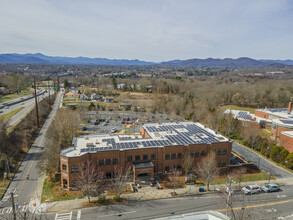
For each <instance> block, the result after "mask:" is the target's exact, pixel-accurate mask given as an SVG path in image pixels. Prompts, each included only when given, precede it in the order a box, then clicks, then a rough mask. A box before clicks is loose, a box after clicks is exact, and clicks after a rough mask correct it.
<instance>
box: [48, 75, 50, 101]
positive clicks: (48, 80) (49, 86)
mask: <svg viewBox="0 0 293 220" xmlns="http://www.w3.org/2000/svg"><path fill="white" fill-rule="evenodd" d="M48 92H49V103H50V86H49V79H48Z"/></svg>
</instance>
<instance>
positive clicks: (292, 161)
mask: <svg viewBox="0 0 293 220" xmlns="http://www.w3.org/2000/svg"><path fill="white" fill-rule="evenodd" d="M285 161H287V163H286V166H287V168H289V169H293V153H289V154H288V156H287V157H286V159H285Z"/></svg>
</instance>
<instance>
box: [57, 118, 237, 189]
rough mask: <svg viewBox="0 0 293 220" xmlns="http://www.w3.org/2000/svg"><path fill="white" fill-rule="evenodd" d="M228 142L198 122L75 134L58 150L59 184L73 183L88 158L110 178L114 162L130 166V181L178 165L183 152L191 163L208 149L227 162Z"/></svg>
mask: <svg viewBox="0 0 293 220" xmlns="http://www.w3.org/2000/svg"><path fill="white" fill-rule="evenodd" d="M231 148H232V142H231V141H230V140H229V139H228V138H226V137H224V136H223V135H221V134H218V133H217V132H215V131H213V130H211V129H209V128H207V127H205V126H204V125H202V124H200V123H193V122H179V123H175V122H172V123H163V124H157V123H149V124H145V125H143V126H141V128H140V135H109V134H103V135H101V134H99V135H98V134H95V135H86V136H81V137H76V138H74V139H73V146H72V147H69V148H67V149H64V150H62V151H61V153H60V166H61V184H62V186H63V187H64V188H69V189H70V188H72V187H74V186H75V180H76V178H77V177H78V175H79V172H80V167H82V165H83V164H84V163H86V162H87V161H91V162H92V163H93V164H94V166H96V167H97V169H99V170H101V171H103V172H104V174H105V178H111V177H112V176H113V172H114V171H115V167H116V166H120V167H123V168H126V167H128V166H130V167H131V169H132V171H133V176H134V181H136V180H137V178H138V177H139V176H141V175H148V176H149V177H150V180H151V181H153V180H154V176H155V175H156V174H158V173H168V172H169V171H170V170H171V168H172V167H176V168H177V169H179V170H180V169H181V163H182V158H183V157H184V155H185V154H186V153H188V154H190V155H191V156H192V157H194V161H195V163H197V162H199V161H200V160H201V159H202V158H204V157H205V156H206V155H207V154H208V153H209V152H210V151H215V153H216V156H217V157H216V160H217V163H218V166H219V167H222V168H226V167H227V165H229V164H230V156H231Z"/></svg>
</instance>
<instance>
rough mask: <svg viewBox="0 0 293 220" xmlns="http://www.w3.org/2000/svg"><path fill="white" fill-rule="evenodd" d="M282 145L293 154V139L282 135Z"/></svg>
mask: <svg viewBox="0 0 293 220" xmlns="http://www.w3.org/2000/svg"><path fill="white" fill-rule="evenodd" d="M280 145H281V146H283V147H284V148H285V149H287V150H288V151H289V152H290V153H292V152H293V137H289V136H287V135H284V134H281V135H280Z"/></svg>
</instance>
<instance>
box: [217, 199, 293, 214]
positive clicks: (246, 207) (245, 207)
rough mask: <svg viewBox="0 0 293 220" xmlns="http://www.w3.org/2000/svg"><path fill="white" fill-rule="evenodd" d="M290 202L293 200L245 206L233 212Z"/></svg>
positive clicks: (221, 210)
mask: <svg viewBox="0 0 293 220" xmlns="http://www.w3.org/2000/svg"><path fill="white" fill-rule="evenodd" d="M288 202H293V199H290V200H285V201H280V202H271V203H265V204H259V205H249V206H244V207H236V208H233V210H239V209H249V208H256V207H263V206H269V205H278V204H282V203H288ZM229 210H231V209H229ZM215 211H216V212H224V211H227V209H219V210H215Z"/></svg>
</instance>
